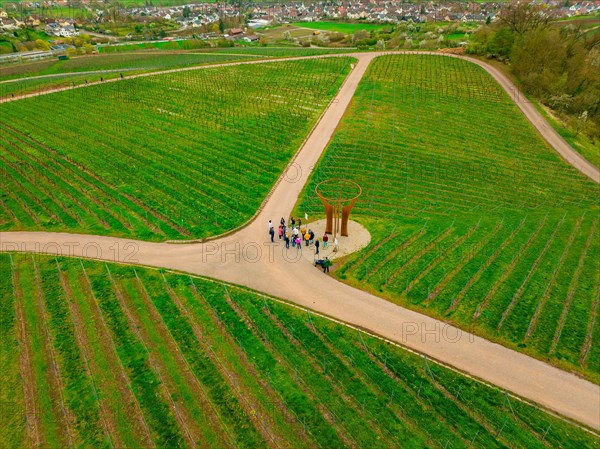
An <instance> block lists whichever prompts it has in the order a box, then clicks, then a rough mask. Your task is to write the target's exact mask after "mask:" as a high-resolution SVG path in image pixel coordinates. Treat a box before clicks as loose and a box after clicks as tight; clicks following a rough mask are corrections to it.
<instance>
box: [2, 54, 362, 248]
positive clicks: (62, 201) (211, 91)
mask: <svg viewBox="0 0 600 449" xmlns="http://www.w3.org/2000/svg"><path fill="white" fill-rule="evenodd" d="M351 62H352V59H351V58H339V57H338V58H326V59H316V60H306V61H290V62H276V63H271V64H265V65H243V66H233V67H227V68H215V69H210V68H207V69H202V70H191V71H184V72H177V73H171V74H165V75H154V76H147V77H143V78H138V79H129V80H128V79H126V80H124V81H119V82H115V83H107V84H104V85H96V86H90V87H87V88H84V89H73V90H68V91H64V92H60V93H55V94H51V95H44V96H40V97H33V98H29V99H24V100H19V101H14V102H10V103H5V104H2V105H0V118H1V121H2V122H3V126H2V130H1V131H0V133H1V136H2V138H1V142H2V143H1V146H0V148H1V150H0V160H1V161H2V169H1V170H2V176H3V178H4V180H5V182H4V183H3V184H2V193H1V195H0V200H1V209H0V223H1V224H0V229H3V230H8V229H31V230H33V229H46V230H70V231H74V232H85V233H94V234H112V235H122V236H132V237H137V238H144V239H155V240H164V239H181V238H201V237H206V236H208V235H214V234H219V233H222V232H224V231H227V230H230V229H232V228H234V227H236V226H238V225H240V224H242V223H243V222H244V221H245V220H247V219H248V218H250V217H251V216H252V215H253V214H254V212H255V211H256V209H257V208H258V206H259V205H260V204H261V202H262V200H263V199H264V197H265V195H266V194H267V192H268V190H269V189H270V187H271V186H272V185H273V183H274V182H275V180H276V179H277V178H278V176H279V174H280V173H281V171H282V169H283V168H284V167H285V165H286V164H287V162H288V161H289V159H290V157H291V156H292V155H293V154H294V153H295V151H297V149H298V147H299V145H300V143H301V142H302V140H303V139H304V138H305V136H306V134H307V132H308V131H309V130H310V129H311V127H312V126H313V124H314V123H315V122H316V120H317V118H318V116H319V115H320V113H321V112H322V111H323V109H324V107H325V106H326V105H327V104H328V102H329V101H330V99H331V98H333V96H334V95H335V93H336V92H337V90H338V88H339V86H340V84H341V82H342V81H343V79H344V77H345V75H346V73H347V72H348V70H349V66H350V63H351ZM40 110H44V111H52V112H51V113H45V114H32V111H40Z"/></svg>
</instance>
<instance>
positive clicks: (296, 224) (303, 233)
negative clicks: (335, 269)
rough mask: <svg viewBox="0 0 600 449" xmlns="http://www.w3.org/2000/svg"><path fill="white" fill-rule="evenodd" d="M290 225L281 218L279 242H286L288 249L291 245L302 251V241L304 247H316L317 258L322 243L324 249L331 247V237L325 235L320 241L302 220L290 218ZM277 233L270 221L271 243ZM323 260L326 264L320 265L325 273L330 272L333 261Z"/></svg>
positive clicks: (273, 241)
mask: <svg viewBox="0 0 600 449" xmlns="http://www.w3.org/2000/svg"><path fill="white" fill-rule="evenodd" d="M288 224H289V226H288ZM288 224H286V221H285V219H284V218H283V217H281V220H280V221H279V228H278V231H277V234H278V236H279V240H283V241H284V242H285V247H286V248H288V249H289V248H290V244H291V246H292V247H293V248H297V250H298V251H300V250H302V241H304V246H307V247H310V246H313V245H314V248H315V256H318V255H319V251H320V249H321V242H322V247H323V248H327V246H328V245H329V236H328V235H327V234H324V235H323V237H322V238H321V240H319V239H318V238H316V237H315V233H314V232H313V231H312V230H311V229H309V228H308V227H307V226H303V225H302V219H300V218H298V220H297V221H296V220H295V219H294V217H290V219H289V221H288ZM275 232H276V231H275V226H274V225H273V222H272V221H271V220H269V235H270V237H271V243H275ZM335 245H336V246H337V239H335ZM323 260H324V261H326V262H323V263H319V265H322V266H323V272H328V271H329V267H330V266H331V261H330V260H329V258H327V257H326V258H325V259H323ZM320 262H322V261H320Z"/></svg>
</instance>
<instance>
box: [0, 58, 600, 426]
mask: <svg viewBox="0 0 600 449" xmlns="http://www.w3.org/2000/svg"><path fill="white" fill-rule="evenodd" d="M376 56H377V54H368V53H367V54H365V53H360V54H356V55H355V57H357V59H358V62H357V64H356V66H355V68H354V70H353V71H352V72H351V73H350V74H349V76H348V77H347V79H346V81H345V83H344V84H343V86H342V88H341V89H340V92H339V93H338V95H337V96H336V98H335V99H334V100H333V101H332V103H331V104H330V106H329V107H328V108H327V110H326V111H325V113H324V115H323V116H322V118H321V120H320V121H319V122H318V124H317V125H316V127H315V129H314V130H313V132H312V133H311V134H310V136H309V137H308V138H307V140H306V141H305V142H304V144H303V146H302V147H301V149H300V150H299V152H298V153H297V155H296V157H295V158H294V160H293V161H292V163H291V164H290V166H289V168H288V170H286V172H285V173H284V174H283V175H282V177H281V178H280V180H279V182H278V183H277V184H276V185H275V187H274V189H273V190H272V191H271V193H270V195H269V196H268V198H267V200H266V202H265V203H264V205H263V208H262V209H261V211H260V212H259V213H258V214H257V216H256V217H255V219H254V220H252V221H251V222H250V223H249V224H247V225H246V226H245V227H243V228H242V229H240V230H239V231H237V232H235V233H232V234H230V235H227V236H225V237H222V238H219V239H216V240H212V241H208V242H205V243H198V244H169V243H150V242H141V241H132V240H127V239H117V238H113V237H98V236H91V235H76V234H67V233H44V232H39V233H37V232H5V233H0V249H1V250H4V251H10V250H13V251H14V250H17V251H35V252H45V253H50V254H63V255H70V256H77V257H88V258H96V259H101V260H108V261H117V262H124V263H137V264H142V265H148V266H155V267H165V268H169V269H173V270H179V271H184V272H189V273H194V274H199V275H204V276H210V277H213V278H216V279H221V280H224V281H227V282H231V283H236V284H240V285H245V286H248V287H251V288H254V289H256V290H259V291H263V292H266V293H268V294H271V295H274V296H278V297H281V298H285V299H286V300H289V301H292V302H294V303H296V304H299V305H300V306H302V307H307V308H310V309H312V310H315V311H318V312H321V313H323V314H326V315H329V316H331V317H334V318H336V319H338V320H341V321H345V322H347V323H350V324H353V325H355V326H358V327H361V328H364V329H367V330H369V331H371V332H373V333H375V334H378V335H380V336H382V337H385V338H387V339H389V340H391V341H394V342H397V343H400V344H402V345H404V346H406V347H408V348H410V349H413V350H416V351H418V352H421V353H424V354H427V355H428V356H430V357H431V358H434V359H436V360H438V361H440V362H443V363H445V364H447V365H450V366H453V367H455V368H457V369H459V370H461V371H463V372H466V373H468V374H470V375H472V376H474V377H477V378H479V379H482V380H484V381H486V382H488V383H491V384H494V385H497V386H498V387H500V388H503V389H506V390H508V391H510V392H512V393H514V394H516V395H518V396H521V397H523V398H526V399H528V400H531V401H533V402H536V403H538V404H540V405H542V406H543V407H545V408H547V409H549V410H552V411H554V412H556V413H559V414H561V415H563V416H565V417H567V418H569V419H571V420H574V421H577V422H580V423H583V424H585V425H587V426H589V427H591V428H593V429H596V430H600V387H599V386H597V385H595V384H593V383H591V382H588V381H586V380H583V379H581V378H579V377H577V376H575V375H573V374H570V373H567V372H565V371H562V370H560V369H558V368H556V367H553V366H551V365H549V364H546V363H543V362H541V361H539V360H536V359H533V358H531V357H528V356H526V355H524V354H521V353H519V352H516V351H513V350H511V349H507V348H505V347H503V346H501V345H498V344H495V343H491V342H489V341H487V340H485V339H482V338H479V337H476V336H474V335H472V334H469V333H466V332H462V331H461V330H459V329H457V328H455V327H452V326H449V325H447V324H446V323H444V322H442V321H439V320H435V319H433V318H430V317H427V316H425V315H423V314H420V313H417V312H414V311H410V310H407V309H404V308H402V307H399V306H396V305H394V304H392V303H390V302H388V301H386V300H383V299H381V298H379V297H377V296H373V295H371V294H369V293H366V292H364V291H362V290H358V289H355V288H352V287H350V286H348V285H345V284H343V283H341V282H338V281H336V280H335V279H334V278H332V277H329V276H327V275H324V274H323V273H322V272H320V271H319V270H317V269H316V268H315V267H313V265H312V264H311V263H310V262H308V261H306V260H305V259H304V258H302V257H299V256H298V255H297V253H296V251H297V250H296V249H294V248H292V249H291V250H285V248H284V246H283V245H281V244H279V243H276V244H271V243H269V242H268V235H267V221H268V220H269V219H272V220H273V221H274V222H275V223H277V222H278V221H279V219H280V218H281V217H282V216H283V217H286V218H287V217H288V216H289V214H290V213H291V209H292V207H293V205H294V203H295V201H296V199H297V198H298V195H299V194H300V191H301V190H302V187H303V186H304V184H305V183H306V181H307V179H308V176H309V174H310V172H311V170H312V167H313V166H314V165H315V164H316V162H317V161H318V159H319V156H320V155H321V154H322V152H323V150H324V149H325V147H326V146H327V143H328V142H329V140H330V138H331V136H332V135H333V132H334V131H335V129H336V127H337V125H338V123H339V121H340V119H341V118H342V116H343V114H344V112H345V110H346V108H347V106H348V104H349V103H350V100H351V99H352V96H353V94H354V92H355V90H356V87H357V85H358V83H359V81H360V80H361V78H362V76H363V75H364V72H365V70H366V69H367V67H368V64H369V63H370V62H371V61H372V59H373V58H375V57H376Z"/></svg>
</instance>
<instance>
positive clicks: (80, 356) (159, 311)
mask: <svg viewBox="0 0 600 449" xmlns="http://www.w3.org/2000/svg"><path fill="white" fill-rule="evenodd" d="M0 278H1V280H2V282H1V283H0V310H1V312H2V313H0V336H1V337H2V338H1V339H0V342H1V346H0V360H1V362H2V371H1V373H0V381H2V385H3V388H2V389H0V394H1V395H2V397H1V398H0V399H1V400H2V403H3V407H1V408H0V445H1V446H2V447H3V448H6V449H9V448H21V447H28V446H40V447H44V448H48V449H51V448H60V447H68V446H76V447H94V448H101V447H105V448H110V447H118V448H129V447H131V448H134V447H158V448H167V447H168V448H178V447H206V448H210V447H214V448H223V447H237V448H258V447H265V448H281V447H286V448H307V447H308V448H317V447H326V448H337V447H373V448H390V447H399V446H402V447H407V448H409V447H410V448H422V447H452V448H467V447H473V448H485V449H490V448H504V447H527V448H532V449H533V448H548V447H559V446H560V447H563V448H582V447H586V448H592V447H597V445H598V440H597V439H596V438H595V437H594V436H593V435H591V434H589V433H588V432H586V431H583V430H582V429H579V428H577V427H575V426H572V425H570V424H568V423H566V422H564V421H562V420H560V419H557V418H555V417H553V416H552V415H549V414H546V413H544V412H542V411H540V410H538V409H536V408H534V407H532V406H530V405H528V404H526V403H523V402H521V401H519V400H517V399H514V398H510V397H508V396H507V395H506V394H505V393H504V392H503V391H500V390H497V389H495V388H492V387H488V386H485V385H483V384H480V383H478V382H476V381H474V380H472V379H470V378H467V377H464V376H462V375H460V374H458V373H456V372H453V371H450V370H448V369H446V368H444V367H441V366H439V365H436V364H435V363H432V362H427V361H426V360H424V359H423V358H422V357H419V356H418V355H415V354H412V353H409V352H407V351H405V350H402V349H400V348H398V347H396V346H392V345H389V344H387V343H384V342H383V341H381V340H379V339H376V338H373V337H370V336H368V335H366V334H364V333H361V332H358V331H357V330H354V329H350V328H346V327H344V326H342V325H339V324H336V323H334V322H331V321H329V320H326V319H323V318H320V317H317V316H314V315H311V314H308V313H307V312H306V311H304V310H300V309H297V308H293V307H291V306H288V305H284V304H282V303H280V302H277V301H274V300H272V298H267V297H265V296H264V295H261V294H257V293H254V292H251V291H247V290H243V289H239V288H237V287H234V286H226V285H224V284H221V283H218V282H213V281H210V280H207V279H202V278H196V277H190V276H187V275H183V274H174V273H169V272H161V271H158V270H152V269H144V268H140V267H137V268H135V267H126V266H118V265H113V264H103V263H99V262H89V261H81V260H78V259H67V258H51V257H44V256H42V257H38V256H31V255H19V254H12V255H8V254H1V255H0Z"/></svg>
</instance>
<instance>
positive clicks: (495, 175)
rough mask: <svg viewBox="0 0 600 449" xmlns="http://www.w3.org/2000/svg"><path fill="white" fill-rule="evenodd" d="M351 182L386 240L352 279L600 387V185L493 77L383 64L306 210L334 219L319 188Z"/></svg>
mask: <svg viewBox="0 0 600 449" xmlns="http://www.w3.org/2000/svg"><path fill="white" fill-rule="evenodd" d="M341 173H343V176H344V177H347V178H348V179H351V180H353V181H356V182H357V183H358V184H359V185H361V186H362V188H363V195H362V197H361V198H360V199H359V201H358V203H357V204H356V206H355V208H354V210H353V212H352V216H353V218H354V219H356V220H358V221H360V222H362V223H364V224H365V225H366V226H367V227H368V228H369V230H370V231H371V234H372V237H373V238H372V240H371V242H372V243H371V244H370V245H369V246H368V247H367V248H365V249H364V250H363V251H361V252H359V253H357V254H355V255H352V256H350V257H348V258H347V259H346V260H344V261H343V262H342V263H341V264H340V266H339V267H338V268H337V270H336V275H337V276H338V277H339V278H340V279H343V280H345V281H346V282H348V283H350V284H352V285H357V286H359V287H360V288H364V289H367V290H369V291H372V292H373V293H375V294H378V295H380V296H383V297H385V298H388V299H389V300H391V301H393V302H396V303H398V304H401V305H403V306H407V307H410V308H414V309H417V310H420V311H422V312H424V313H426V314H428V315H432V316H435V317H438V318H441V319H444V320H449V321H450V322H452V323H454V324H456V325H458V326H460V327H462V328H464V329H468V330H472V331H474V332H476V333H478V334H480V335H482V336H484V337H486V338H489V339H492V340H495V341H499V342H501V343H502V344H504V345H506V346H508V347H511V348H515V349H518V350H521V351H525V352H527V353H529V354H532V355H534V356H536V357H539V358H542V359H546V360H549V361H551V362H552V363H555V364H557V365H559V366H561V367H563V368H566V369H569V370H576V371H579V372H582V373H584V374H585V375H586V376H588V377H590V378H593V379H595V380H597V379H598V378H599V373H600V345H598V344H597V342H598V341H599V339H600V323H599V321H598V320H597V319H596V318H597V315H598V312H599V311H598V302H599V299H600V289H599V287H600V262H599V260H600V257H599V256H600V229H599V226H598V225H599V223H598V198H599V196H598V193H599V189H598V186H597V185H596V184H595V183H594V182H593V181H591V180H589V179H588V178H586V177H584V176H583V175H581V174H580V173H579V172H578V171H576V170H575V169H574V168H572V167H571V166H569V165H568V164H566V163H565V162H563V161H562V160H561V159H560V157H559V156H558V155H557V154H556V153H555V152H554V151H553V150H552V149H550V148H549V147H548V146H547V145H546V143H545V142H544V141H543V140H542V139H541V138H540V137H539V135H538V134H537V133H536V132H535V130H534V129H533V128H532V126H531V125H530V124H529V123H528V122H527V121H526V119H525V118H524V117H523V115H522V114H521V113H520V111H519V110H518V108H517V106H516V105H515V104H514V103H513V101H512V100H511V99H510V98H509V97H508V96H507V94H506V93H504V92H503V91H502V90H501V88H500V87H499V86H498V85H497V84H496V83H495V82H494V81H493V80H492V78H491V77H490V76H489V75H487V74H486V73H485V71H484V70H483V69H481V68H479V67H477V66H476V65H474V64H471V63H468V62H466V61H462V60H458V59H454V58H447V57H442V56H419V55H397V56H386V57H381V58H378V59H377V60H375V61H374V62H373V63H372V65H371V66H370V68H369V70H368V72H367V74H366V75H365V78H363V80H362V82H361V84H360V86H359V88H358V91H357V94H356V96H355V99H354V102H353V104H351V107H350V109H349V110H348V111H347V113H346V116H345V117H344V119H343V122H342V124H341V125H340V127H339V128H338V131H337V133H336V135H335V136H334V138H333V140H332V142H331V143H330V145H329V147H328V149H327V151H326V153H325V155H324V156H323V158H322V160H321V161H320V163H319V165H318V167H317V169H316V170H315V171H314V173H313V176H312V178H311V181H310V182H309V183H308V185H307V187H306V189H305V191H304V194H303V196H302V199H301V201H300V202H299V204H298V205H297V207H296V213H297V214H301V215H303V214H304V212H308V213H309V215H313V216H318V215H319V214H321V213H322V206H321V204H320V203H319V201H318V199H317V197H316V195H315V194H314V187H315V185H316V183H317V182H319V181H322V180H325V179H328V178H333V177H339V176H340V174H341ZM592 342H594V344H592Z"/></svg>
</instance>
